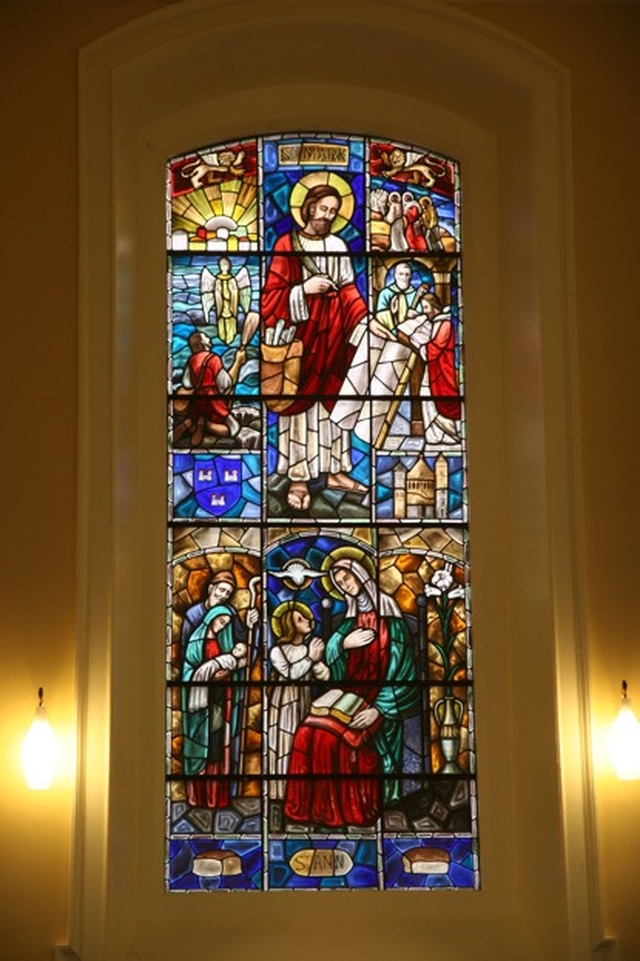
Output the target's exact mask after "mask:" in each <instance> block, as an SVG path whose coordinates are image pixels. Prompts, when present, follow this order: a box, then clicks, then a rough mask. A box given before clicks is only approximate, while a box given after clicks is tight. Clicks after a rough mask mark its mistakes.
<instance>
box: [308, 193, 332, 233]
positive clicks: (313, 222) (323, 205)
mask: <svg viewBox="0 0 640 961" xmlns="http://www.w3.org/2000/svg"><path fill="white" fill-rule="evenodd" d="M339 208H340V201H339V200H338V199H337V197H332V196H329V197H323V198H322V199H321V200H318V201H317V202H316V203H315V204H312V205H311V207H310V209H309V213H310V215H311V216H310V217H309V221H308V223H307V224H306V227H305V230H306V232H307V233H308V234H312V235H313V236H314V237H327V236H328V235H329V234H330V233H331V225H332V223H333V221H334V220H335V219H336V214H337V213H338V210H339Z"/></svg>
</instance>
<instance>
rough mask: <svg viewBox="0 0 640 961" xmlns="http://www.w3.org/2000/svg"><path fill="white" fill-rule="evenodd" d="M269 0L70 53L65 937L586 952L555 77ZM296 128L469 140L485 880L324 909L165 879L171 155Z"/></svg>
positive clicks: (519, 62) (469, 311)
mask: <svg viewBox="0 0 640 961" xmlns="http://www.w3.org/2000/svg"><path fill="white" fill-rule="evenodd" d="M265 7H266V5H264V4H260V3H257V2H254V0H248V2H246V3H223V2H206V0H195V2H193V3H187V4H180V5H176V6H170V7H167V8H165V9H163V10H162V11H159V12H158V13H156V14H154V15H152V16H150V17H148V18H144V19H142V20H140V21H136V22H134V23H133V24H131V25H128V26H127V27H125V28H122V29H121V30H119V31H116V32H115V33H114V34H111V35H109V36H108V37H106V38H103V39H102V40H100V41H97V42H96V43H94V44H92V45H91V46H90V47H88V48H86V49H85V50H84V51H83V53H82V57H81V93H80V109H81V154H80V166H81V176H82V180H81V263H80V268H81V292H80V357H81V380H80V409H81V420H80V449H81V454H80V525H79V526H80V545H79V548H80V553H79V571H80V576H79V622H78V635H79V640H78V648H79V659H78V691H79V737H78V741H79V767H78V771H79V775H78V796H77V809H76V817H75V821H76V824H75V831H76V835H75V836H76V844H75V851H74V870H73V882H72V891H71V921H70V937H69V941H70V951H69V953H71V949H72V950H73V951H74V952H75V953H76V955H77V956H78V957H79V958H80V959H81V961H99V959H105V961H106V959H108V961H112V959H118V958H125V957H127V956H134V955H135V954H136V953H137V954H138V955H140V956H144V955H145V954H147V955H148V956H153V957H156V958H158V959H165V958H166V959H167V961H168V959H170V958H174V957H176V956H178V955H179V953H180V952H181V951H184V950H185V946H187V945H188V952H189V954H190V956H191V957H193V958H195V959H199V958H208V957H209V956H210V954H211V951H212V950H213V948H214V947H215V951H216V952H220V953H224V954H231V953H237V954H238V955H246V954H247V953H248V952H249V951H251V950H254V951H260V954H261V956H262V957H263V958H267V959H268V958H271V957H273V958H275V957H278V958H281V957H288V956H292V957H294V956H297V955H298V954H299V953H300V951H301V950H304V952H305V954H306V955H307V956H308V957H309V958H311V959H312V961H313V959H315V957H316V956H317V957H318V958H320V957H325V956H326V955H331V954H334V955H336V954H338V953H344V952H345V950H355V949H356V947H357V949H358V950H361V949H362V950H365V951H366V952H367V953H368V954H369V956H371V957H373V958H378V957H380V958H382V957H387V956H389V955H393V954H394V953H395V954H398V955H399V956H405V955H406V956H413V955H415V954H417V952H418V951H420V952H428V953H430V952H434V953H435V952H436V951H441V952H445V951H446V954H447V956H448V957H449V958H451V959H454V961H456V959H458V958H460V959H462V958H465V959H467V958H469V957H474V958H478V959H483V958H485V957H486V958H492V959H496V958H497V959H503V958H504V959H505V961H506V959H512V958H518V959H520V958H522V959H525V958H538V957H563V958H567V959H570V961H573V959H576V961H577V959H578V958H585V957H587V956H589V952H590V951H591V950H592V949H593V948H594V947H595V945H596V943H597V942H598V941H599V939H600V938H601V934H602V932H601V931H600V914H599V904H598V879H597V863H596V856H595V841H594V836H593V810H592V800H591V789H590V764H589V755H588V744H589V739H588V710H587V708H588V703H587V684H586V670H587V667H586V655H585V648H584V645H585V641H584V637H583V631H582V624H581V603H582V598H581V585H582V580H581V571H580V566H581V528H580V517H579V491H578V487H577V482H576V477H577V476H578V474H577V472H578V467H579V462H578V452H577V450H576V447H575V441H574V437H575V436H576V434H577V431H576V420H575V418H576V412H575V407H576V405H575V394H574V392H575V391H576V389H577V387H576V384H575V374H574V370H573V357H574V354H575V350H574V344H573V313H572V288H571V243H570V241H571V211H570V209H569V202H568V199H567V198H569V197H570V180H569V172H568V161H569V145H568V140H567V138H568V133H567V132H568V127H569V123H568V81H567V77H566V75H565V73H564V72H563V70H562V69H561V68H560V67H558V66H557V65H556V64H554V63H551V62H549V61H548V60H547V59H545V58H544V57H542V56H541V55H540V54H539V53H537V52H536V51H534V50H532V49H531V48H529V47H528V46H526V45H524V44H522V43H520V42H518V41H517V40H515V39H514V38H513V37H510V36H508V35H505V34H504V33H502V32H500V31H498V30H495V29H493V28H489V27H488V26H487V25H486V24H485V23H483V22H481V21H478V20H474V19H472V18H469V17H467V16H466V15H464V14H461V13H459V12H457V11H455V10H453V9H451V8H448V7H443V6H437V7H429V6H427V5H426V4H424V3H422V2H419V0H416V2H407V3H402V4H397V3H396V4H393V5H392V4H388V3H368V2H365V0H353V2H352V3H351V4H350V5H349V9H348V11H347V10H346V9H344V4H340V3H338V2H334V0H327V2H325V3H324V4H323V5H322V8H321V10H318V11H314V12H304V13H301V12H300V8H299V5H296V4H294V3H290V2H289V0H283V2H281V3H278V4H277V8H276V7H275V5H270V12H269V13H267V12H265ZM305 10H306V8H305ZM326 51H328V53H326ZM325 57H326V59H324V58H325ZM294 129H305V130H313V129H319V130H331V129H334V130H344V131H348V130H351V131H354V132H360V133H374V134H380V135H383V136H386V137H391V138H396V139H398V140H402V141H405V142H411V143H421V144H425V145H427V146H429V147H430V148H432V149H435V150H438V151H440V152H442V153H445V154H448V155H451V156H454V157H456V158H458V159H459V160H460V161H461V163H462V169H463V185H464V195H463V204H464V208H463V209H464V215H463V216H464V221H463V222H464V230H465V235H464V250H465V275H464V297H465V318H466V365H465V366H466V380H467V398H468V414H467V417H468V431H469V471H470V504H471V519H472V526H471V543H472V562H473V591H474V598H473V612H474V626H473V630H474V638H475V666H476V680H475V688H476V730H477V744H478V753H479V770H478V782H479V805H480V832H481V833H480V845H481V858H482V878H483V886H482V889H481V890H480V891H478V892H471V891H470V892H456V893H455V894H454V895H453V896H452V895H451V894H449V895H445V896H443V894H442V893H438V892H430V893H428V894H426V895H425V894H415V893H397V894H389V893H384V892H358V893H357V894H354V895H353V897H350V898H345V897H344V896H342V897H340V896H339V895H335V896H334V897H333V898H332V899H331V905H330V912H331V918H332V925H331V927H330V928H328V926H327V925H326V923H325V919H326V915H327V910H328V902H327V900H326V898H323V899H322V900H320V899H319V897H318V895H317V894H316V895H312V894H306V895H305V896H301V895H298V894H293V893H290V892H286V893H285V892H282V893H278V894H277V895H275V894H272V895H252V896H247V895H243V894H241V893H240V894H237V895H234V894H230V895H229V896H228V897H226V898H220V899H214V900H212V899H211V898H208V897H206V896H195V897H194V896H190V897H188V898H185V897H180V896H175V895H173V896H170V895H167V894H165V893H164V890H163V857H164V850H163V835H164V826H163V816H164V739H163V731H164V614H165V601H166V598H165V594H164V590H163V587H162V584H163V579H164V576H165V542H164V518H165V510H166V506H165V505H166V500H165V498H166V495H165V456H166V415H165V398H164V390H165V385H166V376H165V333H164V318H165V308H164V305H165V253H164V242H165V234H164V229H165V224H164V191H165V180H164V172H165V162H166V159H167V158H168V157H169V156H172V155H175V154H178V153H180V152H181V151H185V150H187V149H189V148H192V147H193V146H195V145H198V144H202V143H208V142H220V141H224V140H225V139H231V138H236V137H242V136H246V135H250V134H255V133H258V132H269V131H274V132H275V131H278V130H294ZM292 897H295V898H296V901H295V903H293V902H292V901H291V898H292ZM319 931H321V932H322V937H319V936H318V932H319ZM314 952H315V953H314ZM61 954H62V952H61ZM65 954H66V952H65Z"/></svg>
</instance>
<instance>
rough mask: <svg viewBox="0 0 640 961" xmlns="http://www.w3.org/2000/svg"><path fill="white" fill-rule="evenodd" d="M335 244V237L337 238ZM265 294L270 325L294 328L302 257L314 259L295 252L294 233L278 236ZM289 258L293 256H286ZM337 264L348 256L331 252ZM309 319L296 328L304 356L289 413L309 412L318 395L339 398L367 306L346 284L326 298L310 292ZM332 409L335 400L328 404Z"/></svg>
mask: <svg viewBox="0 0 640 961" xmlns="http://www.w3.org/2000/svg"><path fill="white" fill-rule="evenodd" d="M334 243H335V239H334ZM274 251H275V252H274V255H273V259H272V261H271V264H270V266H269V272H268V275H267V280H266V283H265V286H264V290H263V292H262V303H261V312H262V317H263V321H264V325H265V327H275V325H276V323H277V321H278V320H280V319H283V320H284V321H285V322H286V323H285V326H286V327H289V326H290V324H291V322H292V318H291V313H290V308H289V295H290V293H291V289H292V288H293V287H295V286H296V285H298V284H301V283H303V281H304V280H305V279H306V278H307V277H308V276H309V274H308V273H307V272H306V271H303V259H305V260H306V259H307V258H308V259H309V261H313V260H314V252H309V253H305V252H297V251H294V246H293V241H292V237H291V234H285V235H284V236H283V237H279V238H278V240H277V241H276V243H275V248H274ZM287 255H289V256H287ZM323 256H326V257H327V259H331V258H332V257H335V258H336V260H338V259H339V258H341V257H344V256H345V254H342V253H340V252H337V251H336V252H335V253H334V252H333V251H332V250H331V249H330V248H329V249H328V250H327V252H326V253H323ZM306 302H307V308H308V311H309V317H308V319H307V320H305V321H302V322H301V323H298V324H297V325H296V333H295V336H296V338H297V339H298V340H301V341H302V344H303V353H302V361H301V368H300V383H299V388H298V396H297V400H295V401H294V402H293V403H292V404H291V405H290V406H289V407H288V408H287V414H298V413H300V412H301V411H304V410H308V409H309V408H310V407H311V406H312V405H313V404H314V403H316V402H317V401H318V400H319V396H318V395H336V394H337V393H338V391H339V390H340V388H341V386H342V382H343V380H344V378H345V375H346V373H347V370H348V369H349V364H350V363H351V359H352V356H353V352H354V351H353V348H352V347H351V346H350V338H351V335H352V334H353V331H354V329H355V327H356V326H357V324H358V323H359V322H360V320H362V318H363V317H364V316H365V315H366V313H367V306H366V304H365V302H364V300H363V299H362V297H361V296H360V292H359V291H358V288H357V287H356V285H355V283H347V284H344V285H343V286H341V287H339V288H338V289H337V290H329V291H327V292H326V293H324V294H307V295H306ZM323 403H324V406H325V407H326V408H327V409H328V410H331V408H332V407H333V401H323Z"/></svg>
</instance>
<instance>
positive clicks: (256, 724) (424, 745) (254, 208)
mask: <svg viewBox="0 0 640 961" xmlns="http://www.w3.org/2000/svg"><path fill="white" fill-rule="evenodd" d="M167 190H168V193H167V248H168V255H167V256H168V354H169V356H168V372H169V373H168V404H169V438H168V441H169V443H168V451H169V454H168V456H169V463H168V472H169V486H168V517H169V523H168V574H167V577H168V585H169V590H168V600H169V607H168V626H167V821H166V824H167V829H166V830H167V858H166V884H167V887H168V889H169V890H197V889H203V890H204V889H206V890H208V889H221V890H223V889H227V890H228V889H245V890H267V889H283V888H284V889H294V890H301V889H312V890H318V889H324V888H337V889H345V888H379V889H399V888H424V889H429V888H435V887H449V888H452V887H453V888H468V887H477V886H478V884H479V866H478V851H477V843H478V842H477V834H478V832H477V816H476V782H475V771H476V761H475V746H474V712H473V691H472V652H471V639H470V610H469V569H468V511H467V502H468V496H467V479H466V478H467V473H466V442H465V416H464V370H463V363H462V358H463V317H462V296H461V247H460V187H459V169H458V164H457V163H456V162H455V161H454V160H452V159H451V158H448V157H444V156H442V155H440V154H437V153H434V152H433V151H429V150H425V149H423V148H419V147H415V146H411V145H408V144H401V143H392V142H390V141H388V140H382V139H376V138H367V137H361V136H359V137H352V136H345V135H335V134H317V133H313V134H283V135H277V136H274V135H269V136H265V137H256V138H254V139H243V140H239V141H237V142H231V143H225V144H216V145H213V146H210V147H205V148H203V149H198V150H194V151H191V152H189V153H187V154H185V155H184V156H181V157H176V158H173V159H172V160H171V161H170V162H169V164H168V167H167Z"/></svg>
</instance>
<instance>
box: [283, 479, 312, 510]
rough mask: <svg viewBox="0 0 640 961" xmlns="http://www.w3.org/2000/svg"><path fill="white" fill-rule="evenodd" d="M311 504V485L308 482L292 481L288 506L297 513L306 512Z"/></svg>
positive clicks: (288, 494)
mask: <svg viewBox="0 0 640 961" xmlns="http://www.w3.org/2000/svg"><path fill="white" fill-rule="evenodd" d="M310 503H311V495H310V493H309V485H308V484H307V482H306V481H291V483H290V484H289V490H288V491H287V504H288V505H289V507H293V509H294V510H296V511H306V510H307V508H308V507H309V505H310Z"/></svg>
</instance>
